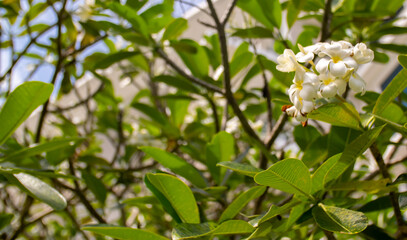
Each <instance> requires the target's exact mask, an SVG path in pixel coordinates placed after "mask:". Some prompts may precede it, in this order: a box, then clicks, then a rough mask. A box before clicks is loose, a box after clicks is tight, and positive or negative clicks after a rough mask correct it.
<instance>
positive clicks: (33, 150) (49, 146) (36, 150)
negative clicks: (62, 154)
mask: <svg viewBox="0 0 407 240" xmlns="http://www.w3.org/2000/svg"><path fill="white" fill-rule="evenodd" d="M82 140H83V139H80V138H66V139H55V140H51V141H49V142H46V143H42V144H38V145H35V146H31V147H29V148H23V149H21V150H19V151H15V152H13V153H11V154H9V155H6V157H5V158H3V159H0V162H7V161H9V162H12V161H15V160H18V159H22V158H27V157H32V156H35V155H38V154H40V153H43V152H49V151H54V150H58V149H61V148H65V147H69V146H73V145H74V144H75V143H77V142H79V141H82Z"/></svg>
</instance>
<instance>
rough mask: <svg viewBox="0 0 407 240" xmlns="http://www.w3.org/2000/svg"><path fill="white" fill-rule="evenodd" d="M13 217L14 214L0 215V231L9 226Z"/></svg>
mask: <svg viewBox="0 0 407 240" xmlns="http://www.w3.org/2000/svg"><path fill="white" fill-rule="evenodd" d="M13 217H14V214H8V213H0V231H1V230H2V229H3V228H5V227H7V226H10V223H11V220H12V219H13Z"/></svg>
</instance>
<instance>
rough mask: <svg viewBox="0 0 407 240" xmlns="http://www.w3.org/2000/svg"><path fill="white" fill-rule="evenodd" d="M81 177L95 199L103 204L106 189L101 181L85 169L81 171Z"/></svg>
mask: <svg viewBox="0 0 407 240" xmlns="http://www.w3.org/2000/svg"><path fill="white" fill-rule="evenodd" d="M82 178H83V180H84V181H85V183H86V186H87V187H88V188H89V190H90V191H91V192H92V193H93V195H95V197H96V199H97V200H98V201H99V202H100V203H101V204H102V205H104V204H105V201H106V197H107V190H106V187H105V185H104V184H103V182H102V181H101V180H100V179H99V178H97V177H95V176H93V175H92V174H91V173H89V172H87V171H85V170H83V171H82Z"/></svg>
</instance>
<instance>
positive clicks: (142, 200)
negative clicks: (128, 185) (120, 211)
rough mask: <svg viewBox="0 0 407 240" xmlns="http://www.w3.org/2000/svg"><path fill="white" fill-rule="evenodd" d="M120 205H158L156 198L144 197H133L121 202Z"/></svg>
mask: <svg viewBox="0 0 407 240" xmlns="http://www.w3.org/2000/svg"><path fill="white" fill-rule="evenodd" d="M121 203H123V204H126V205H129V206H138V205H144V204H153V205H155V204H159V203H160V202H158V200H157V198H156V197H155V196H144V197H135V198H128V199H125V200H123V201H122V202H121Z"/></svg>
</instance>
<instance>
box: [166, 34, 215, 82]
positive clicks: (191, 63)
mask: <svg viewBox="0 0 407 240" xmlns="http://www.w3.org/2000/svg"><path fill="white" fill-rule="evenodd" d="M170 43H171V46H172V47H173V48H174V49H175V51H176V52H177V53H178V55H179V56H180V57H181V59H182V61H183V62H184V64H185V65H186V66H187V67H188V68H189V70H190V71H191V73H192V74H193V75H194V76H196V77H198V78H205V77H206V76H208V73H209V60H208V56H207V55H206V52H205V50H204V48H203V47H202V46H200V45H199V44H198V43H197V42H195V41H193V40H191V39H182V40H179V41H174V40H173V41H171V42H170ZM188 49H190V50H188Z"/></svg>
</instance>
